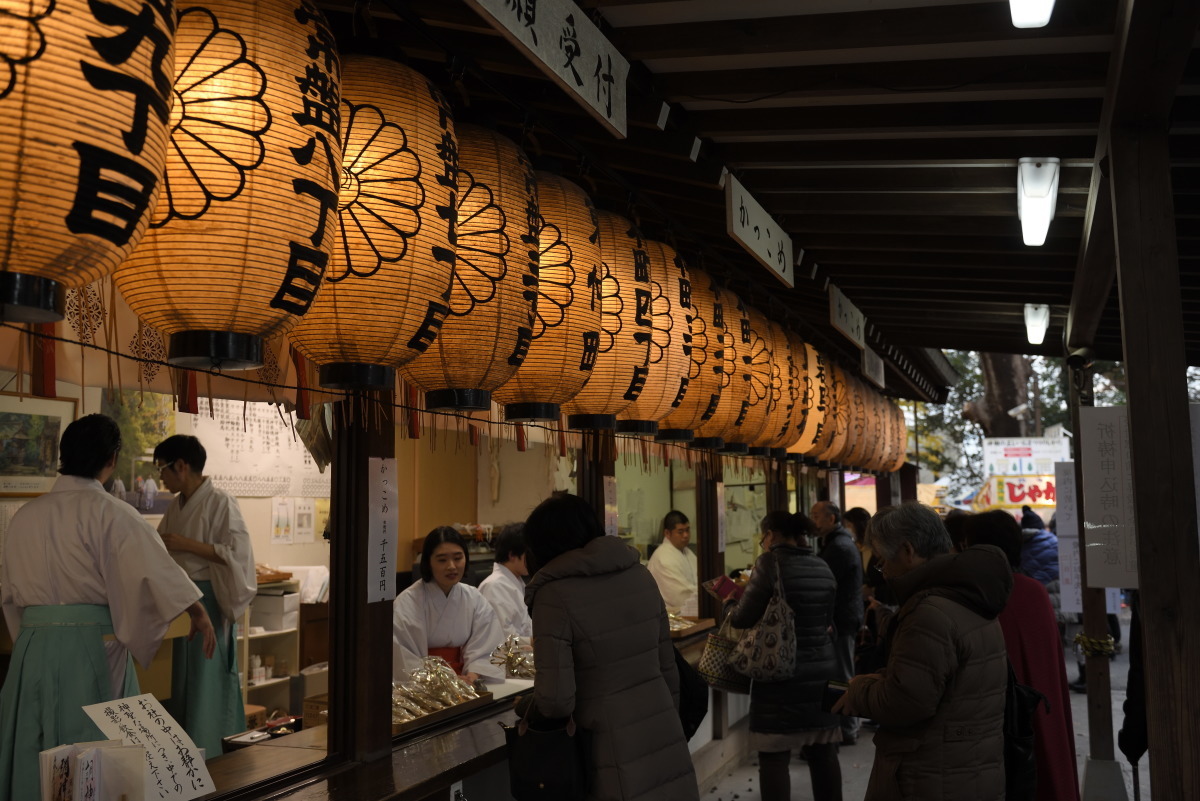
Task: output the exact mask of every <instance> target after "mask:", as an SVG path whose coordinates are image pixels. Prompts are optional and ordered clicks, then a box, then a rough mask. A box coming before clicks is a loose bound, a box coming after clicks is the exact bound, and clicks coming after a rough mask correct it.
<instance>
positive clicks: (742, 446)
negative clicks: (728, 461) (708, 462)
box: [717, 442, 750, 456]
mask: <svg viewBox="0 0 1200 801" xmlns="http://www.w3.org/2000/svg"><path fill="white" fill-rule="evenodd" d="M749 452H750V446H749V445H747V444H746V443H744V442H726V443H725V446H724V447H723V448H721V449H720V450H718V451H717V453H723V454H725V455H726V456H745V455H746V454H747V453H749Z"/></svg>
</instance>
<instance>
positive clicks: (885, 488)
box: [875, 472, 902, 511]
mask: <svg viewBox="0 0 1200 801" xmlns="http://www.w3.org/2000/svg"><path fill="white" fill-rule="evenodd" d="M901 503H902V501H901V500H900V474H899V473H898V472H897V473H881V474H880V475H879V476H877V477H876V478H875V509H876V510H877V511H878V510H879V509H885V508H887V507H889V506H899V505H900V504H901Z"/></svg>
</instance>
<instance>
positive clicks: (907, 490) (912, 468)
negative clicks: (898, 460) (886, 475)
mask: <svg viewBox="0 0 1200 801" xmlns="http://www.w3.org/2000/svg"><path fill="white" fill-rule="evenodd" d="M892 475H893V476H894V477H897V478H898V481H899V483H900V502H901V503H907V502H909V501H915V500H916V499H917V466H916V465H915V464H913V463H912V462H905V463H904V464H903V465H901V466H900V470H899V471H898V472H896V473H893V474H892Z"/></svg>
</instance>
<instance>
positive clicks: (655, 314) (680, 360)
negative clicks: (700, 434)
mask: <svg viewBox="0 0 1200 801" xmlns="http://www.w3.org/2000/svg"><path fill="white" fill-rule="evenodd" d="M631 236H632V238H633V239H634V240H635V243H636V245H637V250H635V254H636V257H637V258H638V259H639V260H642V261H645V262H646V263H647V264H648V266H649V274H650V285H651V297H650V298H649V302H650V320H651V326H652V329H651V331H652V333H651V338H650V359H649V363H648V364H647V367H646V369H647V373H646V376H645V379H644V383H643V385H642V388H641V391H640V392H639V393H638V395H637V397H636V399H635V400H634V401H633V402H632V403H630V404H629V406H627V407H626V408H625V410H624V411H622V412H621V413H620V414H618V415H617V430H618V431H623V432H626V433H632V434H644V435H648V436H653V435H655V434H657V433H658V421H659V420H661V419H663V418H664V417H666V416H667V415H668V414H670V413H671V411H672V410H673V409H675V408H677V407H678V406H679V404H680V403H682V402H683V399H684V397H685V396H686V395H687V392H688V369H689V368H690V366H691V345H692V331H691V327H690V323H689V321H688V315H687V314H686V313H684V310H683V308H682V306H681V299H682V297H683V295H684V293H687V295H688V297H689V300H688V304H689V305H690V304H691V300H690V295H691V285H690V283H689V281H688V272H687V265H685V264H684V262H683V259H681V258H680V257H679V254H677V253H676V252H675V249H674V248H672V247H671V246H670V245H666V244H664V243H662V242H656V241H654V240H652V239H643V238H642V236H641V232H640V231H637V230H635V231H634V232H633V233H632V234H631ZM632 388H633V387H632V385H631V387H630V389H632ZM687 439H691V437H690V436H689V437H687Z"/></svg>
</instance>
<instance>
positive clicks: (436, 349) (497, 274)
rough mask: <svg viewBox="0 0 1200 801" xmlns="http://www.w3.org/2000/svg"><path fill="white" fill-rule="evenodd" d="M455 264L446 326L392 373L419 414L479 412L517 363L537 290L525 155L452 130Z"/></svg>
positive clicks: (501, 141) (534, 212) (486, 135)
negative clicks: (415, 395)
mask: <svg viewBox="0 0 1200 801" xmlns="http://www.w3.org/2000/svg"><path fill="white" fill-rule="evenodd" d="M458 154H459V173H458V227H457V229H456V230H457V239H458V246H457V258H456V259H455V266H454V277H453V282H452V283H451V288H450V302H449V304H448V305H449V307H450V316H448V317H447V318H446V319H445V321H444V322H443V323H442V329H441V333H440V334H439V335H438V338H437V339H436V340H435V341H434V343H433V344H432V345H431V346H430V347H429V350H427V351H426V352H425V353H423V354H421V355H419V356H417V358H416V359H414V360H413V361H411V362H409V363H408V364H407V365H405V366H404V367H403V368H401V373H402V374H403V375H404V377H405V378H406V379H407V380H408V381H410V382H412V383H413V384H414V385H416V386H417V387H419V388H420V389H422V390H424V391H425V406H426V408H429V409H460V410H487V409H490V408H491V405H492V391H493V390H494V389H496V388H497V387H499V386H501V385H502V384H503V383H504V382H505V381H507V380H508V379H510V378H511V377H512V376H513V374H514V373H515V372H516V371H517V368H518V367H520V366H521V363H522V362H523V361H524V360H525V354H526V352H527V349H528V348H529V343H530V338H531V337H532V335H533V322H532V318H533V303H534V300H535V298H536V297H537V288H538V278H537V275H538V247H537V244H538V233H537V232H538V202H537V179H536V178H535V177H534V175H533V167H532V166H531V165H530V163H529V158H528V157H527V156H526V155H525V151H523V150H521V148H519V147H517V145H516V143H514V142H513V141H512V140H510V139H508V138H506V137H504V136H501V135H500V134H498V133H496V132H494V131H491V130H488V129H486V128H480V127H478V126H475V125H463V126H459V128H458Z"/></svg>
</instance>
